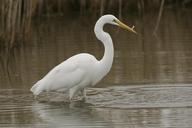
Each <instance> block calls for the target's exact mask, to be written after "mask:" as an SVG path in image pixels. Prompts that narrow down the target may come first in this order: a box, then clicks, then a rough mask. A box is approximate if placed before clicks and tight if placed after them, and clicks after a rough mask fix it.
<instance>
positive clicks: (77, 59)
mask: <svg viewBox="0 0 192 128" xmlns="http://www.w3.org/2000/svg"><path fill="white" fill-rule="evenodd" d="M107 23H108V24H112V25H116V26H119V27H121V28H124V29H126V30H129V31H131V32H133V33H135V34H136V31H135V30H134V26H133V27H132V28H130V27H128V26H127V25H125V24H124V23H122V22H121V21H119V20H118V19H117V18H116V17H115V16H113V15H104V16H102V17H100V18H99V20H98V21H97V22H96V24H95V28H94V32H95V35H96V37H97V38H98V39H99V40H100V41H101V42H102V43H103V44H104V48H105V52H104V56H103V58H102V59H101V60H97V59H96V58H95V57H94V56H93V55H90V54H87V53H81V54H77V55H75V56H72V57H70V58H69V59H67V60H65V61H64V62H62V63H61V64H59V65H57V66H56V67H54V68H53V69H52V70H51V71H50V72H49V73H48V74H47V75H46V76H44V77H43V78H42V79H41V80H39V81H38V82H37V83H36V84H35V85H33V87H32V88H31V91H32V92H33V94H34V95H35V96H37V95H39V94H40V93H41V92H44V91H46V92H49V91H58V92H65V91H68V90H69V100H70V101H71V100H72V98H73V97H74V95H75V94H76V93H77V92H78V91H81V93H83V96H84V98H85V96H86V95H85V92H84V88H85V87H88V86H94V85H96V84H97V83H98V82H99V81H100V80H101V79H102V78H103V77H104V76H106V74H107V73H108V72H109V71H110V69H111V66H112V63H113V56H114V48H113V42H112V39H111V37H110V35H109V34H108V33H107V32H104V31H103V26H104V25H105V24H107Z"/></svg>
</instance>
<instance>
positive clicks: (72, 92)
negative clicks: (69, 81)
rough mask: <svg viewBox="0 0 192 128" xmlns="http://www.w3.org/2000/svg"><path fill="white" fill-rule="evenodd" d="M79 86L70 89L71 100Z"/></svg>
mask: <svg viewBox="0 0 192 128" xmlns="http://www.w3.org/2000/svg"><path fill="white" fill-rule="evenodd" d="M78 89H79V88H78V87H73V88H71V89H70V90H69V101H70V102H71V101H72V98H73V97H74V96H75V94H76V92H77V91H78Z"/></svg>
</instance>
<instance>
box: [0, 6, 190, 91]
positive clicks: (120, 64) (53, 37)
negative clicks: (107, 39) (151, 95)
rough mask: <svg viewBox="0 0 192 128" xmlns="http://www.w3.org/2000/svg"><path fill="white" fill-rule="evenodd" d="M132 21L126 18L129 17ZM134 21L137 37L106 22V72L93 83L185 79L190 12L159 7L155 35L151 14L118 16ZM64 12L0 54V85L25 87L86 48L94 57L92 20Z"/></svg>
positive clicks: (99, 51) (97, 50) (97, 48)
mask: <svg viewBox="0 0 192 128" xmlns="http://www.w3.org/2000/svg"><path fill="white" fill-rule="evenodd" d="M131 19H132V20H134V21H132V20H131ZM123 20H124V22H125V23H127V24H129V25H132V24H135V26H136V29H137V31H138V32H139V33H141V34H140V35H138V36H135V35H134V34H131V33H128V32H126V31H123V30H121V29H119V30H118V31H115V30H116V29H113V28H112V27H110V26H106V29H107V31H109V32H110V33H111V35H112V38H113V40H114V45H115V59H114V63H113V67H112V70H111V72H110V74H109V75H108V76H107V77H106V78H105V80H104V81H103V83H100V84H99V85H111V84H129V83H133V84H134V83H135V84H137V83H138V84H143V83H164V82H165V83H177V82H183V83H187V82H191V80H192V79H191V76H192V75H191V73H192V70H191V68H190V67H191V66H192V58H191V56H192V52H191V50H192V49H191V48H192V47H191V41H192V36H191V33H192V32H191V30H192V29H191V28H192V25H191V13H188V12H185V11H181V10H180V11H177V12H173V11H170V10H165V13H164V15H163V17H162V19H161V23H160V27H159V30H158V32H157V36H153V35H152V32H153V29H154V26H155V24H154V23H155V21H156V17H155V16H154V14H152V13H148V14H145V15H143V18H142V19H139V18H135V19H134V17H132V18H129V19H123ZM88 21H89V23H88V22H87V19H86V18H79V17H68V18H67V19H64V18H54V19H51V20H46V21H41V23H34V24H33V27H32V29H31V37H30V39H29V40H28V41H27V42H26V43H24V44H22V43H21V44H20V45H18V46H17V47H15V49H14V50H13V51H12V52H11V53H10V54H9V55H3V53H1V54H2V55H1V58H0V70H1V71H2V72H0V76H1V77H0V82H1V83H3V84H1V85H0V87H1V88H7V87H9V88H13V87H14V88H17V87H20V88H30V87H31V86H32V84H33V83H34V82H36V81H37V80H39V79H40V78H41V77H42V76H44V75H45V74H46V73H47V72H48V71H49V70H50V69H51V68H53V67H54V66H55V65H57V64H59V63H60V62H62V61H63V60H65V59H67V58H68V57H70V56H72V55H74V54H77V53H80V52H88V53H91V54H93V55H94V56H96V57H97V58H98V59H100V58H101V57H102V55H103V46H102V44H101V43H99V42H98V40H96V38H95V35H94V33H93V27H94V24H95V21H96V19H94V20H88Z"/></svg>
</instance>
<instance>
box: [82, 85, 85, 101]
mask: <svg viewBox="0 0 192 128" xmlns="http://www.w3.org/2000/svg"><path fill="white" fill-rule="evenodd" d="M81 96H82V97H83V98H82V100H83V101H85V100H86V92H85V89H84V88H83V89H81Z"/></svg>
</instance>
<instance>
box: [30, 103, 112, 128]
mask: <svg viewBox="0 0 192 128" xmlns="http://www.w3.org/2000/svg"><path fill="white" fill-rule="evenodd" d="M88 105H89V104H85V103H72V104H62V103H52V104H51V103H49V104H45V103H35V104H33V106H32V111H33V112H34V114H36V115H38V118H40V119H41V120H42V121H43V122H46V123H47V124H48V125H49V126H52V127H73V128H81V127H82V128H84V127H94V126H98V127H101V128H103V127H107V128H110V127H109V126H110V124H109V123H108V122H106V121H104V120H103V119H102V118H99V117H97V115H95V114H94V113H92V110H91V109H90V108H89V107H88Z"/></svg>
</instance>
